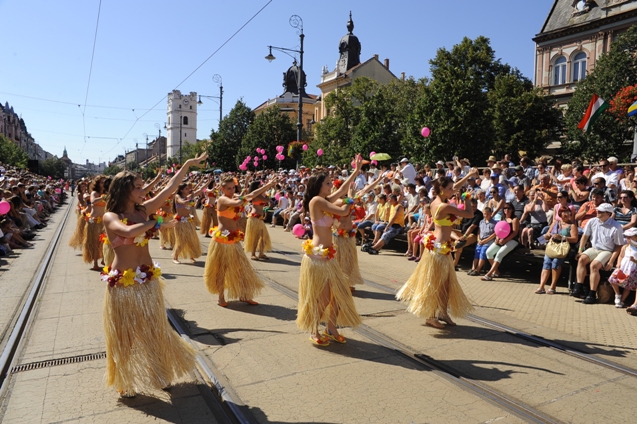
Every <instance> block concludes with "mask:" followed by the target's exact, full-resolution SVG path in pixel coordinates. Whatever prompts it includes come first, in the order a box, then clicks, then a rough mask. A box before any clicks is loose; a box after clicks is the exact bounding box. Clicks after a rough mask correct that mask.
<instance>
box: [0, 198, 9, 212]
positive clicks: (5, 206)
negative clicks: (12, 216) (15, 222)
mask: <svg viewBox="0 0 637 424" xmlns="http://www.w3.org/2000/svg"><path fill="white" fill-rule="evenodd" d="M10 210H11V205H10V204H9V202H7V201H6V200H3V201H1V202H0V215H6V214H8V213H9V211H10Z"/></svg>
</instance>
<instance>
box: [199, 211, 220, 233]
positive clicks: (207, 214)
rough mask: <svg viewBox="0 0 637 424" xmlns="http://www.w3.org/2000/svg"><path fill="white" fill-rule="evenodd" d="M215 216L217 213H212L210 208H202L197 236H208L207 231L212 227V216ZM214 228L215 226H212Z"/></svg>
mask: <svg viewBox="0 0 637 424" xmlns="http://www.w3.org/2000/svg"><path fill="white" fill-rule="evenodd" d="M213 215H214V216H215V217H216V215H217V212H216V211H214V210H213V209H212V208H209V207H207V206H206V207H204V208H203V215H202V218H201V225H200V226H199V234H203V235H206V234H208V231H209V230H210V229H211V228H212V227H213V225H212V216H213ZM214 226H215V227H216V226H217V225H214Z"/></svg>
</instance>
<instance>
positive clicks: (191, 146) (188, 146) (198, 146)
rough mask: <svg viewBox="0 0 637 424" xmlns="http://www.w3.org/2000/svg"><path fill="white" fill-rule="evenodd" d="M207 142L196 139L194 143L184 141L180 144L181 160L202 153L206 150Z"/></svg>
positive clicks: (184, 160)
mask: <svg viewBox="0 0 637 424" xmlns="http://www.w3.org/2000/svg"><path fill="white" fill-rule="evenodd" d="M208 142H209V141H208V140H197V142H196V143H190V142H189V141H186V142H184V143H183V144H182V146H181V158H182V162H186V161H187V160H188V159H192V158H194V157H196V156H199V155H200V154H202V153H203V152H204V151H205V150H206V147H207V145H208Z"/></svg>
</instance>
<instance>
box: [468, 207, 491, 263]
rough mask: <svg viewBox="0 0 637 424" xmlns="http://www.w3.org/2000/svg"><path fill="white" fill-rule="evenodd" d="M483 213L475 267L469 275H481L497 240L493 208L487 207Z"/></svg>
mask: <svg viewBox="0 0 637 424" xmlns="http://www.w3.org/2000/svg"><path fill="white" fill-rule="evenodd" d="M482 213H483V215H484V218H483V219H482V221H480V225H479V232H478V241H477V243H476V250H475V253H474V255H473V265H472V266H471V270H470V271H469V272H467V275H480V271H482V267H483V266H484V264H485V262H486V261H487V250H488V249H489V247H490V246H491V244H493V241H494V240H495V232H494V229H495V224H497V222H496V221H495V220H494V219H493V213H492V211H491V208H490V207H488V206H485V208H484V210H483V211H482Z"/></svg>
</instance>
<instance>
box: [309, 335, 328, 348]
mask: <svg viewBox="0 0 637 424" xmlns="http://www.w3.org/2000/svg"><path fill="white" fill-rule="evenodd" d="M310 341H311V342H312V343H314V344H315V345H317V346H329V345H330V339H328V338H323V337H321V336H319V338H318V340H317V339H315V338H314V337H312V336H310Z"/></svg>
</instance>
